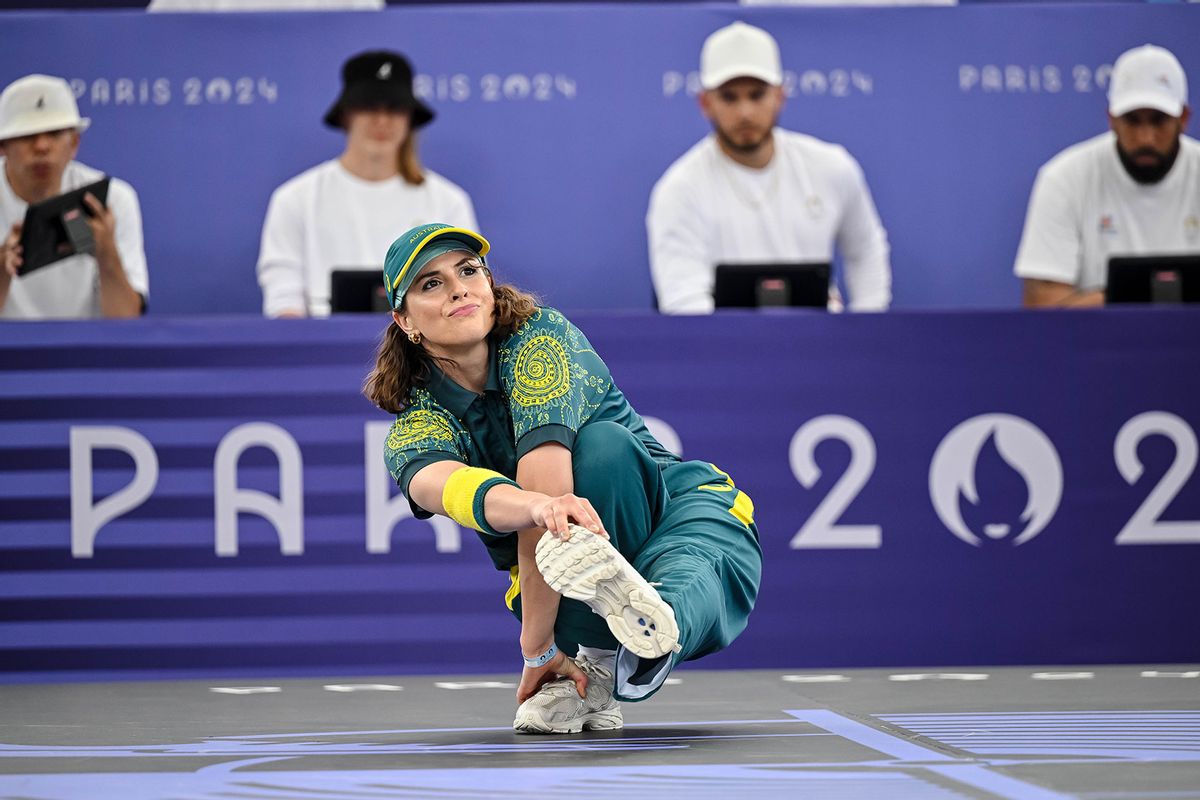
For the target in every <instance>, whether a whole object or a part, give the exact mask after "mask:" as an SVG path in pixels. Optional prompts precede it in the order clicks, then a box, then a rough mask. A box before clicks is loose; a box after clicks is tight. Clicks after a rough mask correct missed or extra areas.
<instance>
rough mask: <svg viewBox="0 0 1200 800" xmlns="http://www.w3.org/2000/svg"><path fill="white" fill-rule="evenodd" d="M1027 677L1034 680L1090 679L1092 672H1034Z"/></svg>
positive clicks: (1093, 674)
mask: <svg viewBox="0 0 1200 800" xmlns="http://www.w3.org/2000/svg"><path fill="white" fill-rule="evenodd" d="M1029 677H1031V678H1033V679H1034V680H1035V681H1090V680H1091V679H1092V678H1094V677H1096V673H1094V672H1035V673H1033V674H1032V675H1030V676H1029Z"/></svg>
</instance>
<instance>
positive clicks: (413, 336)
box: [408, 331, 421, 344]
mask: <svg viewBox="0 0 1200 800" xmlns="http://www.w3.org/2000/svg"><path fill="white" fill-rule="evenodd" d="M408 340H409V341H410V342H412V343H413V344H420V343H421V332H420V331H413V332H412V333H410V334H409V335H408Z"/></svg>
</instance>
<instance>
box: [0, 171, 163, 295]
mask: <svg viewBox="0 0 1200 800" xmlns="http://www.w3.org/2000/svg"><path fill="white" fill-rule="evenodd" d="M4 164H5V159H4V158H3V157H2V156H0V230H2V231H3V235H4V236H8V232H9V231H10V230H12V226H13V223H15V222H21V221H23V220H24V219H25V209H26V208H28V206H29V204H28V203H26V202H25V201H24V200H22V199H21V198H19V197H17V195H16V194H15V193H14V192H13V190H12V187H11V186H9V185H8V178H7V177H5V172H4ZM103 177H104V173H103V172H100V171H99V170H96V169H92V168H91V167H89V166H86V165H84V164H81V163H79V162H78V161H72V162H71V163H69V164H67V168H66V169H65V170H64V171H63V177H62V188H61V191H60V194H61V193H63V192H69V191H71V190H72V189H78V188H79V187H81V186H87V185H88V184H89V183H95V182H96V181H98V180H100V179H101V178H103ZM105 205H107V206H108V207H109V208H110V209H112V212H113V218H114V219H115V220H116V230H115V238H116V243H117V253H118V254H120V256H121V264H122V266H124V268H125V279H126V280H128V281H129V285H130V286H131V287H133V290H134V291H135V292H137V293H138V294H140V295H141V296H142V297H147V296H148V295H149V293H150V276H149V274H148V273H147V271H146V251H145V247H144V246H143V244H142V208H141V206H140V205H139V204H138V197H137V192H135V191H134V190H133V187H132V186H130V185H129V184H128V183H126V182H125V181H123V180H120V179H119V178H113V179H112V180H111V181H110V183H109V185H108V198H107V200H106V202H105ZM99 316H100V268H99V266H98V265H97V264H96V259H95V258H94V257H93V256H90V255H78V256H71V257H70V258H64V259H63V260H62V261H58V262H55V263H53V264H50V265H48V266H45V267H42V268H41V269H39V270H36V271H34V272H31V273H29V274H28V275H25V276H18V277H16V278H13V279H12V283H11V284H10V285H9V289H8V299H7V300H6V301H5V303H4V306H3V308H0V319H82V318H88V317H99Z"/></svg>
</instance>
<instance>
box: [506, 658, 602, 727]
mask: <svg viewBox="0 0 1200 800" xmlns="http://www.w3.org/2000/svg"><path fill="white" fill-rule="evenodd" d="M575 663H576V664H578V665H579V668H580V669H582V670H583V671H584V672H585V673H586V674H587V676H588V688H587V699H584V698H582V697H580V696H579V692H577V691H575V681H572V680H570V679H568V678H561V679H559V680H556V681H553V682H551V683H547V684H546V685H545V686H543V687H542V688H541V689H539V690H538V693H537V694H535V695H534V696H533V697H531V698H529V699H528V700H526V701H525V702H524V703H521V705H520V706H519V707H518V708H517V718H516V719H514V720H513V730H515V731H516V732H517V733H579V732H580V731H582V730H589V731H613V730H619V729H620V728H621V727H622V726H623V725H624V724H625V723H624V721H623V720H622V718H621V705H620V703H618V702H617V701H616V700H614V699H613V694H612V693H613V673H612V670H611V669H609V668H608V667H606V666H604V665H602V664H600V663H599V662H597V661H593V660H591V659H589V658H588V657H587V656H586V655H583V654H580V655H579V656H577V657H576V658H575Z"/></svg>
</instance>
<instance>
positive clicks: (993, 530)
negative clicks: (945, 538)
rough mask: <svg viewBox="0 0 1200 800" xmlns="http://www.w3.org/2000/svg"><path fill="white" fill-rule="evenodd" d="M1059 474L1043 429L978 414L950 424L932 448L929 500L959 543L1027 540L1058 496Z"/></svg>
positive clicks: (1048, 514)
mask: <svg viewBox="0 0 1200 800" xmlns="http://www.w3.org/2000/svg"><path fill="white" fill-rule="evenodd" d="M1062 491H1063V471H1062V464H1061V462H1060V461H1059V458H1058V453H1057V451H1055V449H1054V445H1053V444H1052V443H1051V442H1050V439H1049V438H1048V437H1047V436H1046V434H1044V433H1042V431H1041V430H1040V429H1039V428H1038V427H1037V426H1035V425H1033V424H1032V423H1030V422H1028V421H1027V420H1024V419H1021V418H1020V417H1016V416H1013V415H1011V414H983V415H981V416H978V417H972V418H971V419H968V420H966V421H965V422H963V423H961V424H959V425H957V426H956V427H955V428H954V429H953V430H951V431H950V433H948V434H946V438H944V439H943V440H942V443H941V444H940V445H938V448H937V450H936V451H935V452H934V454H933V463H932V464H931V466H930V469H929V497H930V499H931V500H932V501H933V507H934V509H935V510H936V511H937V515H938V517H940V518H941V520H942V523H943V524H944V525H945V526H946V527H947V528H949V529H950V531H951V532H952V533H953V534H954V535H955V536H957V537H958V538H959V539H962V540H963V541H964V542H966V543H967V544H970V545H974V546H975V547H981V546H983V545H984V544H985V543H988V542H999V541H1009V542H1011V543H1012V545H1014V546H1015V545H1020V544H1024V543H1025V542H1028V541H1029V540H1030V539H1032V538H1033V537H1035V536H1037V535H1038V534H1039V533H1041V532H1042V531H1043V530H1044V529H1045V527H1046V525H1048V524H1049V523H1050V520H1051V519H1052V518H1053V517H1054V514H1055V512H1056V511H1057V510H1058V505H1059V502H1060V501H1061V500H1062Z"/></svg>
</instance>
